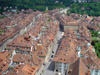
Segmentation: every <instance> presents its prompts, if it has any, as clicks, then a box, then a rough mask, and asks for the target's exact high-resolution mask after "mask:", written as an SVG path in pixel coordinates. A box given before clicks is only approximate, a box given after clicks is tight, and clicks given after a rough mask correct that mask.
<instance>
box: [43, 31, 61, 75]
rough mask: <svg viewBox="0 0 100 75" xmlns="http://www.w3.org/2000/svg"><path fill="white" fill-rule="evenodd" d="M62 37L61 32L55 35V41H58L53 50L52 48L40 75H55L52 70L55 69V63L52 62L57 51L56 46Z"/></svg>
mask: <svg viewBox="0 0 100 75" xmlns="http://www.w3.org/2000/svg"><path fill="white" fill-rule="evenodd" d="M62 35H63V32H61V31H59V32H58V35H57V40H58V43H56V44H55V46H54V48H53V52H54V53H52V54H51V56H50V57H49V59H48V62H47V64H46V65H45V66H44V72H43V74H42V75H55V72H54V68H55V63H54V61H52V60H53V58H54V56H55V54H56V51H57V50H58V48H59V47H58V46H59V44H60V42H59V41H61V38H62Z"/></svg>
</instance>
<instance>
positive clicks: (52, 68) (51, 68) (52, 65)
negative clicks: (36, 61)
mask: <svg viewBox="0 0 100 75" xmlns="http://www.w3.org/2000/svg"><path fill="white" fill-rule="evenodd" d="M54 68H55V63H54V61H52V62H51V63H50V65H49V67H48V68H47V70H50V71H54Z"/></svg>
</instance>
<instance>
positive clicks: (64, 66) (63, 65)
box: [55, 62, 69, 73]
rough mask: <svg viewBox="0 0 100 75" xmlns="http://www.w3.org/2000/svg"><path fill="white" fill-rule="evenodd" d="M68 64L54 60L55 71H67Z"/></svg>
mask: <svg viewBox="0 0 100 75" xmlns="http://www.w3.org/2000/svg"><path fill="white" fill-rule="evenodd" d="M68 66H69V64H66V63H60V62H55V71H56V72H60V73H65V72H66V73H67V70H68Z"/></svg>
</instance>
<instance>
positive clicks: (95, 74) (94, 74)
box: [90, 69, 100, 75]
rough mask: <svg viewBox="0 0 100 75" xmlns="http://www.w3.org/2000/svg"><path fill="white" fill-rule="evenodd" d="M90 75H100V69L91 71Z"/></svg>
mask: <svg viewBox="0 0 100 75" xmlns="http://www.w3.org/2000/svg"><path fill="white" fill-rule="evenodd" d="M90 74H91V75H100V70H99V69H91V70H90Z"/></svg>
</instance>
